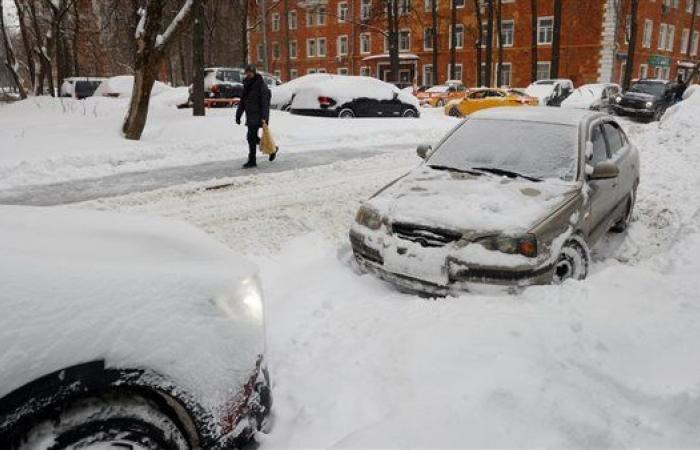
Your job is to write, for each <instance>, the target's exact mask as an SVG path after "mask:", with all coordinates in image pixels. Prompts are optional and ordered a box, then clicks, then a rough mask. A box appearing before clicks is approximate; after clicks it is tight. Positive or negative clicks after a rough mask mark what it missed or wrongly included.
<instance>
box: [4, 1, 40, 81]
mask: <svg viewBox="0 0 700 450" xmlns="http://www.w3.org/2000/svg"><path fill="white" fill-rule="evenodd" d="M0 1H2V0H0ZM14 2H15V10H16V11H17V22H18V23H19V31H20V35H21V36H22V46H23V47H24V54H25V55H26V58H27V69H28V70H29V78H30V80H31V83H32V88H34V82H35V80H36V65H35V64H34V52H32V44H31V41H30V37H29V30H27V23H26V22H25V15H24V5H21V4H20V2H19V0H14Z"/></svg>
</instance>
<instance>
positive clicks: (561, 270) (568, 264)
mask: <svg viewBox="0 0 700 450" xmlns="http://www.w3.org/2000/svg"><path fill="white" fill-rule="evenodd" d="M590 261H591V255H590V252H589V251H588V246H587V245H586V243H585V242H584V241H583V239H581V238H580V237H576V238H574V239H571V240H569V241H568V242H567V243H566V244H564V247H562V249H561V253H560V254H559V258H557V262H556V263H555V264H554V277H553V281H554V284H561V283H563V282H564V281H566V280H569V279H573V280H583V279H585V278H586V276H587V275H588V266H589V265H590Z"/></svg>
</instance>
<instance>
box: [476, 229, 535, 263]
mask: <svg viewBox="0 0 700 450" xmlns="http://www.w3.org/2000/svg"><path fill="white" fill-rule="evenodd" d="M476 243H477V244H481V245H482V246H484V248H486V249H487V250H494V251H499V252H501V253H508V254H511V255H523V256H527V257H528V258H534V257H535V256H537V238H536V237H535V236H533V235H531V234H526V235H522V236H487V237H484V238H481V239H478V240H477V241H476Z"/></svg>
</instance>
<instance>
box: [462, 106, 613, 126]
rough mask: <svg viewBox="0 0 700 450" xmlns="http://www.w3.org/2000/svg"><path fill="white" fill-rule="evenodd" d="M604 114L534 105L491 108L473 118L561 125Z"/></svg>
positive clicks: (577, 122) (572, 123)
mask: <svg viewBox="0 0 700 450" xmlns="http://www.w3.org/2000/svg"><path fill="white" fill-rule="evenodd" d="M595 115H602V114H600V113H596V112H594V111H588V110H579V109H562V108H552V107H549V106H533V107H529V108H520V107H504V108H490V109H485V110H482V111H479V112H476V113H474V114H472V115H471V117H472V118H473V119H488V120H516V121H524V122H547V123H554V124H560V125H578V124H579V123H580V122H581V121H582V120H584V119H586V118H587V117H589V116H595Z"/></svg>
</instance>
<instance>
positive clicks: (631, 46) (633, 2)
mask: <svg viewBox="0 0 700 450" xmlns="http://www.w3.org/2000/svg"><path fill="white" fill-rule="evenodd" d="M638 11H639V0H630V17H631V22H630V36H629V43H628V44H627V60H626V61H625V74H624V77H623V79H622V89H623V90H624V91H626V90H627V89H628V88H629V87H630V82H631V81H632V70H633V69H634V52H635V50H636V49H637V12H638Z"/></svg>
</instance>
